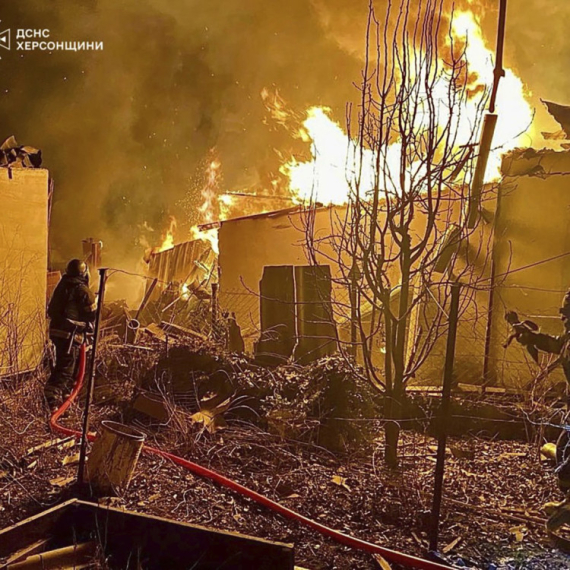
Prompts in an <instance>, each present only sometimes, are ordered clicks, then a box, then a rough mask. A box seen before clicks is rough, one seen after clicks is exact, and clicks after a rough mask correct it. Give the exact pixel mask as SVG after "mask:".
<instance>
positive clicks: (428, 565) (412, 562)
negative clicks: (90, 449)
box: [50, 343, 449, 570]
mask: <svg viewBox="0 0 570 570" xmlns="http://www.w3.org/2000/svg"><path fill="white" fill-rule="evenodd" d="M85 362H86V347H85V343H83V344H82V345H81V349H80V352H79V359H78V367H77V373H76V379H75V386H74V387H73V390H72V392H71V394H70V395H69V397H68V398H67V400H65V402H64V403H63V404H62V405H61V407H60V408H58V409H57V410H56V411H55V412H54V413H53V414H52V416H51V418H50V427H51V429H52V430H53V431H54V432H57V433H60V434H62V435H66V436H78V437H81V432H80V431H78V430H74V429H71V428H68V427H65V426H62V425H61V424H59V423H58V420H59V418H60V417H61V416H62V415H63V414H64V413H65V412H66V411H67V410H68V409H69V407H70V406H71V404H72V403H73V401H74V400H75V398H76V397H77V395H78V394H79V391H80V390H81V387H82V386H83V378H84V376H85ZM96 437H97V436H96V435H95V434H92V433H90V434H87V438H88V440H89V441H94V440H95V439H96ZM143 451H145V452H146V453H148V454H150V455H158V456H160V457H164V458H165V459H169V460H170V461H172V462H173V463H175V464H176V465H180V466H181V467H184V468H185V469H188V470H189V471H191V472H192V473H194V474H196V475H199V476H200V477H204V478H206V479H210V480H211V481H214V482H215V483H218V484H219V485H222V486H223V487H227V488H228V489H231V490H232V491H235V492H236V493H238V494H240V495H243V496H244V497H247V498H249V499H251V500H253V501H255V502H256V503H259V504H260V505H263V506H265V507H268V508H269V509H271V510H272V511H275V512H276V513H279V514H281V515H283V516H284V517H287V518H289V519H292V520H295V521H297V522H300V523H302V524H304V525H306V526H308V527H310V528H312V529H314V530H316V531H317V532H319V533H321V534H322V535H324V536H328V537H329V538H332V539H333V540H335V541H336V542H339V543H341V544H344V545H346V546H350V547H351V548H356V549H358V550H363V551H365V552H368V553H370V554H377V555H379V556H382V557H383V558H385V559H386V560H388V561H389V562H393V563H395V564H401V565H403V566H407V567H410V568H418V569H419V570H438V569H439V570H442V569H449V566H444V565H443V564H439V563H437V562H432V561H430V560H425V559H423V558H418V557H416V556H411V555H410V554H405V553H403V552H398V551H397V550H391V549H389V548H384V547H383V546H378V545H377V544H373V543H371V542H367V541H365V540H361V539H359V538H355V537H352V536H349V535H347V534H344V533H342V532H339V531H338V530H334V529H332V528H329V527H327V526H325V525H323V524H321V523H318V522H316V521H314V520H312V519H310V518H308V517H306V516H304V515H302V514H300V513H298V512H296V511H293V510H291V509H289V508H287V507H285V506H283V505H282V504H280V503H277V502H276V501H273V500H272V499H270V498H269V497H266V496H264V495H262V494H260V493H257V492H256V491H253V490H252V489H249V488H247V487H245V486H243V485H241V484H240V483H237V482H236V481H233V480H232V479H229V478H228V477H225V476H224V475H221V474H220V473H217V472H216V471H213V470H211V469H208V468H207V467H203V466H201V465H198V464H197V463H194V462H192V461H188V460H187V459H184V458H182V457H179V456H177V455H174V454H172V453H168V452H166V451H161V450H160V449H156V448H154V447H150V446H147V445H145V446H144V447H143Z"/></svg>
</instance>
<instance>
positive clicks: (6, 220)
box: [0, 168, 49, 375]
mask: <svg viewBox="0 0 570 570" xmlns="http://www.w3.org/2000/svg"><path fill="white" fill-rule="evenodd" d="M48 180H49V174H48V171H47V170H43V169H24V168H13V169H10V170H8V169H7V168H0V203H1V206H0V375H5V374H12V373H17V372H23V371H25V370H29V369H32V368H34V367H36V366H37V365H38V364H39V363H40V360H41V357H42V352H43V348H44V345H45V335H46V320H45V313H46V287H47V285H46V276H47V251H48Z"/></svg>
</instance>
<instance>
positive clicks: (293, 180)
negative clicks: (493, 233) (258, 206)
mask: <svg viewBox="0 0 570 570" xmlns="http://www.w3.org/2000/svg"><path fill="white" fill-rule="evenodd" d="M452 34H453V36H454V41H455V42H457V43H460V44H462V45H465V53H466V59H467V62H468V68H469V70H468V71H469V77H468V82H469V84H468V87H469V93H470V94H471V97H470V98H468V99H467V101H465V102H464V108H462V109H460V110H458V111H456V112H458V116H459V117H460V119H459V123H458V125H457V133H458V143H457V144H459V145H461V144H466V143H468V142H469V138H470V135H471V133H472V125H473V124H474V123H475V121H476V119H477V116H478V113H479V110H478V109H479V105H480V96H481V95H482V94H484V93H487V92H488V90H489V86H490V85H491V84H492V80H493V67H494V65H493V52H492V51H491V50H490V49H489V48H488V47H487V44H486V42H485V39H484V38H483V35H482V31H481V26H480V22H479V19H478V18H477V17H476V16H475V15H474V14H473V13H472V12H467V11H464V12H459V13H456V14H455V16H454V18H453V22H452ZM448 42H449V45H450V47H451V40H450V39H448ZM447 89H448V79H447V77H446V76H445V75H443V74H442V76H441V78H440V79H439V81H438V83H437V84H436V86H435V90H436V93H435V96H436V97H435V98H436V99H438V100H442V101H444V100H445V93H446V90H447ZM438 92H439V93H441V97H438ZM529 95H530V93H528V92H526V91H525V87H524V85H523V83H522V81H521V80H520V78H519V77H517V76H516V75H515V73H514V72H513V71H512V70H510V69H505V77H503V78H502V79H501V83H500V86H499V91H498V96H497V102H496V112H497V114H498V121H497V127H496V130H495V138H494V141H493V149H492V152H491V155H490V157H489V161H488V166H487V171H486V176H485V179H486V181H487V182H492V181H496V180H498V179H499V178H500V165H501V157H502V155H503V154H504V153H505V152H507V151H509V150H512V149H514V148H516V147H518V146H521V144H522V142H523V140H522V139H523V136H524V134H525V131H527V130H528V128H529V127H530V125H531V123H532V118H533V112H532V108H531V106H530V105H529V102H528V99H527V97H528V96H529ZM262 98H263V100H264V102H265V105H266V107H267V108H268V109H269V110H270V113H271V116H272V117H273V118H274V120H275V121H276V122H278V123H279V124H282V125H283V126H285V127H286V128H287V129H288V130H289V126H290V124H291V121H292V119H293V118H294V115H293V114H292V113H287V110H286V108H285V105H284V103H283V100H282V99H281V98H280V97H279V96H278V94H276V95H275V97H274V98H273V99H271V98H270V96H269V95H268V93H267V91H266V90H264V92H262ZM330 112H331V111H330V109H328V108H326V107H311V108H310V109H309V110H308V111H307V113H306V118H305V119H304V121H303V123H302V125H301V126H300V127H298V129H297V131H296V133H295V136H296V137H298V138H301V139H302V140H305V141H308V142H310V144H311V155H312V158H311V160H309V161H306V162H298V161H297V160H296V159H295V158H291V159H290V160H288V161H286V162H285V163H284V164H283V165H282V167H281V169H280V170H281V172H282V173H283V174H285V175H286V176H287V177H288V179H289V189H290V191H291V193H292V195H293V196H294V199H295V201H296V202H297V203H303V202H306V201H308V200H312V201H316V202H321V203H324V204H339V205H341V204H344V203H346V202H347V201H348V196H349V194H350V191H351V190H350V186H351V181H352V180H354V176H355V172H356V171H357V170H360V171H361V174H362V183H361V184H362V187H363V189H364V191H366V190H368V189H371V188H372V181H373V163H374V155H373V153H372V152H371V151H369V150H367V149H365V150H364V152H363V153H362V154H361V153H360V150H359V149H358V148H357V147H356V146H355V143H354V142H352V141H350V140H349V139H348V136H347V134H346V133H345V131H344V130H343V129H342V127H341V126H340V125H339V124H338V123H336V122H335V121H333V120H332V119H331V117H330ZM438 113H439V118H440V124H445V121H446V118H447V116H448V114H449V111H448V110H447V111H446V108H445V104H442V105H441V108H439V109H438ZM446 115H447V116H446ZM420 120H421V119H420ZM361 160H362V168H361V169H359V168H358V167H359V165H360V161H361ZM382 160H383V162H384V164H383V165H382V166H381V168H385V169H388V171H390V172H393V173H397V172H398V167H399V162H400V144H399V142H398V141H395V142H394V143H393V144H392V145H391V146H390V148H389V149H388V153H387V156H386V157H383V158H382ZM397 178H398V176H395V177H394V179H397Z"/></svg>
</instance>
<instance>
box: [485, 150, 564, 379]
mask: <svg viewBox="0 0 570 570" xmlns="http://www.w3.org/2000/svg"><path fill="white" fill-rule="evenodd" d="M503 174H504V176H505V179H504V182H503V185H502V197H501V205H500V215H499V217H498V222H497V230H496V236H497V241H496V245H495V248H496V250H495V253H496V259H497V275H498V279H497V285H498V286H497V289H496V297H495V299H496V301H495V307H496V308H495V310H494V313H493V322H492V336H491V341H492V342H491V348H492V351H491V356H492V364H493V371H494V375H495V381H497V382H498V383H499V384H503V385H504V386H506V387H513V388H517V389H524V387H525V386H526V384H527V383H528V382H529V381H530V380H531V379H532V378H533V377H534V376H536V374H537V373H538V366H537V365H536V364H535V363H534V362H533V361H532V359H531V358H530V356H529V355H528V353H527V352H526V351H525V349H524V348H523V347H521V346H520V345H519V344H518V343H516V342H514V343H512V344H511V345H510V346H509V347H508V348H506V349H505V348H504V347H503V343H504V342H505V340H506V338H507V336H508V334H509V332H510V330H509V327H508V326H507V323H506V322H505V320H504V314H505V311H506V310H515V311H517V312H518V313H519V316H520V317H521V318H525V319H530V320H532V321H535V322H536V323H537V324H538V325H539V326H540V327H541V329H542V331H543V332H546V333H550V334H554V335H558V334H562V332H563V327H562V322H561V320H560V315H559V313H558V309H559V308H560V305H561V302H562V297H563V295H564V293H565V292H566V290H567V289H568V287H569V286H570V255H569V253H570V224H569V223H568V219H569V215H570V183H569V182H570V178H569V175H570V152H556V151H552V150H543V151H535V150H533V149H527V150H525V151H518V152H513V153H511V154H510V155H508V156H507V157H506V158H505V160H504V161H503ZM547 260H549V261H547ZM550 379H551V382H564V377H563V374H562V372H561V370H560V369H559V368H558V369H557V370H555V371H554V372H553V373H551V375H550Z"/></svg>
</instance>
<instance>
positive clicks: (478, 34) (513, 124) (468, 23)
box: [452, 12, 533, 182]
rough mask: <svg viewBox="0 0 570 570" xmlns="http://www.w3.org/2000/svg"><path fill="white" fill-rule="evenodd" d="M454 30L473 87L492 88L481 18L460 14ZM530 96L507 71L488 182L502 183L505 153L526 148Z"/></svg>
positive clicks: (490, 60)
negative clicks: (473, 79) (461, 43)
mask: <svg viewBox="0 0 570 570" xmlns="http://www.w3.org/2000/svg"><path fill="white" fill-rule="evenodd" d="M452 26H453V28H452V30H453V34H454V36H455V37H456V38H459V39H465V40H466V48H465V49H466V56H467V61H468V64H469V71H470V73H473V72H474V73H475V74H476V78H477V79H476V82H475V85H473V86H471V87H474V88H477V87H483V86H485V85H487V84H490V83H491V82H492V79H493V67H494V64H493V60H494V54H493V52H492V51H491V50H490V49H489V48H488V47H487V45H486V42H485V39H484V38H483V34H482V31H481V25H480V21H479V18H478V17H477V16H475V15H474V14H473V13H472V12H458V13H456V14H455V16H454V18H453V22H452ZM530 95H531V93H530V92H529V91H528V90H527V89H525V86H524V85H523V82H522V81H521V79H520V78H519V77H517V75H516V74H515V73H514V71H512V70H511V69H508V68H505V76H504V77H502V78H501V82H500V84H499V90H498V92H497V104H496V113H497V115H498V117H497V126H496V128H495V136H494V139H493V149H492V151H491V154H490V156H489V162H488V164H487V171H486V173H485V180H486V182H493V181H496V180H498V179H500V177H501V173H500V167H501V158H502V156H503V154H504V153H506V152H508V151H510V150H513V149H514V148H517V147H519V146H522V145H524V138H525V136H526V135H525V133H526V131H527V130H528V129H529V127H530V126H531V123H532V119H533V110H532V107H531V106H530V104H529V98H530ZM472 104H473V105H474V104H475V103H474V102H473V103H472ZM468 115H469V117H473V116H474V110H473V109H469V110H468Z"/></svg>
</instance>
